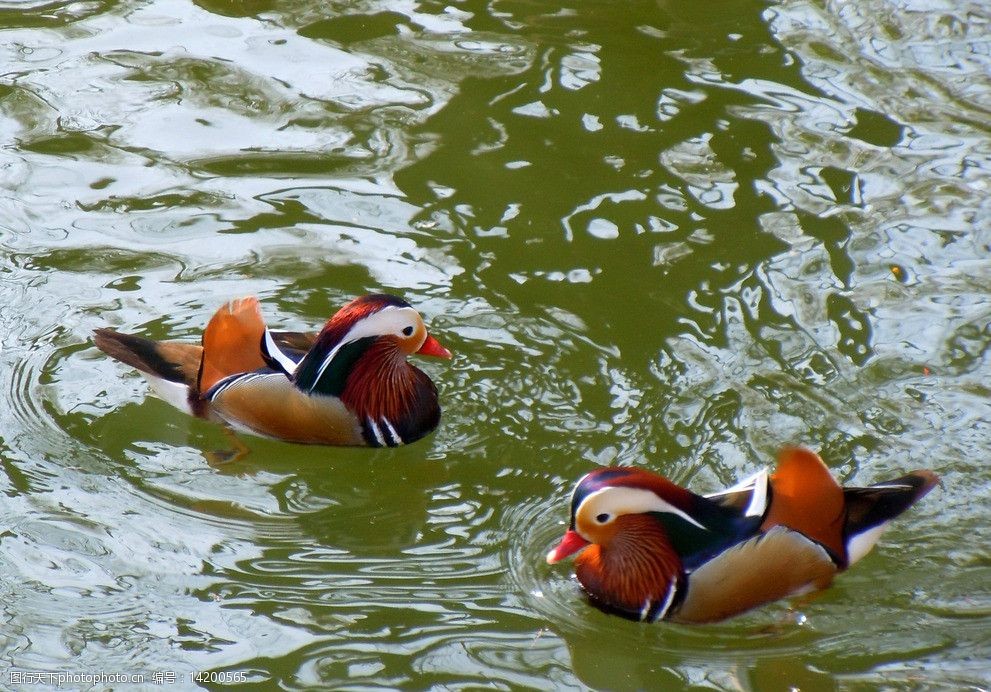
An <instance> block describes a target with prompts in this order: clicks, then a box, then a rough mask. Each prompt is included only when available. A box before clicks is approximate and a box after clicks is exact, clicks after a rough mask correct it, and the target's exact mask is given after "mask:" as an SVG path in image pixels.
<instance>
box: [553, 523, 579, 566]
mask: <svg viewBox="0 0 991 692" xmlns="http://www.w3.org/2000/svg"><path fill="white" fill-rule="evenodd" d="M588 544H589V543H588V541H586V540H585V539H584V538H582V537H581V536H579V535H578V533H577V532H575V531H572V530H571V529H568V530H567V532H565V534H564V538H562V539H561V542H560V543H558V544H557V547H556V548H554V550H552V551H551V552H549V553H547V564H549V565H553V564H554V563H555V562H560V561H561V560H563V559H564V558H566V557H568V556H569V555H574V554H575V553H577V552H578V551H579V550H581V549H582V548H584V547H585V546H587V545H588Z"/></svg>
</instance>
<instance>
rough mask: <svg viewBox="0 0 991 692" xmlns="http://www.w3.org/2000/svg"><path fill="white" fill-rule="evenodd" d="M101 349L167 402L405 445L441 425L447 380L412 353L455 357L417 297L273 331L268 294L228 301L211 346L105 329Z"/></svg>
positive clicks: (237, 421) (273, 431) (301, 432)
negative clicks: (264, 299)
mask: <svg viewBox="0 0 991 692" xmlns="http://www.w3.org/2000/svg"><path fill="white" fill-rule="evenodd" d="M95 334H96V336H95V342H96V346H97V347H98V348H99V349H100V350H102V351H103V352H105V353H107V354H108V355H109V356H111V357H112V358H115V359H116V360H119V361H121V362H123V363H126V364H127V365H130V366H132V367H134V368H136V369H138V370H139V371H141V373H142V374H143V375H144V376H145V377H146V378H147V379H148V381H149V382H150V383H151V386H152V389H153V390H154V391H155V392H156V393H157V394H158V395H159V396H161V397H162V398H163V399H165V400H166V401H167V402H168V403H170V404H172V405H174V406H176V407H177V408H179V409H181V410H183V411H185V412H187V413H190V414H192V415H194V416H198V417H201V418H208V419H212V420H218V421H221V422H223V423H226V424H228V425H229V426H231V427H232V428H234V429H235V430H241V431H245V432H249V433H252V434H254V435H260V436H263V437H271V438H276V439H280V440H286V441H289V442H300V443H309V444H326V445H357V446H362V445H367V446H370V447H386V446H388V447H395V446H398V445H401V444H405V443H408V442H413V441H414V440H418V439H420V438H421V437H423V436H424V435H426V434H427V433H429V432H430V431H431V430H433V429H434V428H436V427H437V423H438V422H439V421H440V405H439V404H438V402H437V389H436V387H435V386H434V383H433V382H432V381H431V380H430V378H429V377H428V376H427V375H426V373H424V372H423V371H422V370H420V369H419V368H416V367H414V366H413V365H411V364H410V363H409V362H407V360H406V357H407V356H409V355H411V354H414V353H417V354H421V355H427V356H437V357H440V358H450V357H451V353H450V351H448V350H447V349H446V348H444V347H443V346H441V345H440V343H439V342H438V341H437V340H436V339H435V338H434V337H432V336H430V335H429V334H427V329H426V327H425V326H424V324H423V319H422V318H421V317H420V314H419V313H418V312H417V311H416V310H414V309H413V308H412V307H411V306H410V305H409V303H407V302H405V301H403V300H401V299H399V298H396V297H395V296H391V295H385V294H373V295H366V296H362V297H360V298H355V299H354V300H352V301H351V302H350V303H348V304H347V305H345V306H344V307H342V308H341V309H340V310H338V311H337V313H336V314H335V315H334V316H333V317H331V318H330V319H329V320H328V321H327V323H326V324H325V325H324V327H323V329H322V330H321V331H320V333H319V334H305V333H300V332H280V331H272V330H269V329H268V328H267V327H266V326H265V322H264V320H263V319H262V315H261V308H260V306H259V303H258V299H257V298H254V297H249V298H241V299H238V300H233V301H231V302H229V303H227V304H226V305H224V306H223V307H221V308H220V309H219V310H218V311H217V312H216V314H214V316H213V317H212V318H211V319H210V322H209V323H208V324H207V326H206V329H205V330H204V332H203V339H202V345H197V344H193V343H187V342H181V341H154V340H151V339H146V338H144V337H140V336H135V335H131V334H122V333H120V332H116V331H114V330H112V329H97V330H96V332H95Z"/></svg>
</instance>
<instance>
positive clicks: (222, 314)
mask: <svg viewBox="0 0 991 692" xmlns="http://www.w3.org/2000/svg"><path fill="white" fill-rule="evenodd" d="M264 333H265V321H264V320H263V319H262V313H261V306H260V305H259V303H258V299H257V298H255V297H254V296H251V297H248V298H238V299H236V300H232V301H230V302H229V303H227V304H226V305H224V306H223V307H222V308H220V309H219V310H217V312H216V313H214V315H213V317H212V318H210V322H209V324H207V326H206V330H205V331H204V332H203V361H202V363H201V364H200V374H199V390H200V391H201V392H205V391H207V390H208V389H210V387H212V386H213V385H215V384H217V382H219V381H220V380H222V379H224V378H225V377H228V376H229V375H235V374H237V373H241V372H251V371H253V370H257V369H258V368H262V367H265V360H264V358H262V351H261V340H262V336H263V335H264Z"/></svg>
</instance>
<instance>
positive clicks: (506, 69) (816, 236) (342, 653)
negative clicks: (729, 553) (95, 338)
mask: <svg viewBox="0 0 991 692" xmlns="http://www.w3.org/2000/svg"><path fill="white" fill-rule="evenodd" d="M989 27H991V11H989V9H988V6H987V4H986V3H984V2H980V1H979V0H960V1H959V2H953V3H950V2H917V1H915V0H895V1H893V2H881V1H880V0H863V1H862V2H858V3H845V2H812V3H809V2H803V1H802V0H782V1H781V2H777V3H765V2H745V1H739V2H729V1H728V0H713V1H712V2H694V1H693V2H687V1H676V2H664V1H660V2H657V3H647V2H619V1H616V0H611V1H610V2H597V1H594V0H583V1H581V2H566V3H555V2H541V1H534V2H501V1H497V0H490V2H476V1H468V2H456V1H455V2H433V1H429V2H426V1H425V2H416V1H414V0H408V1H395V2H388V1H386V0H381V1H376V0H367V1H364V2H321V3H314V2H309V1H308V0H301V1H299V2H295V3H277V2H268V1H266V0H242V1H241V2H237V1H231V2H219V1H218V0H201V1H200V2H197V3H187V2H179V1H178V0H149V1H148V2H116V1H113V0H108V1H107V2H98V1H96V0H93V1H88V0H84V1H82V2H60V1H59V0H55V1H54V2H41V1H38V2H31V1H30V0H28V1H27V2H3V3H0V142H2V147H0V182H2V184H0V340H2V342H0V344H2V350H0V382H2V385H3V388H2V392H0V397H2V401H0V468H2V473H0V491H2V498H0V687H8V688H12V689H44V688H45V685H34V684H20V685H18V684H15V681H14V680H13V679H12V677H11V675H12V674H13V673H14V672H21V671H41V672H54V671H61V672H68V673H74V674H78V675H83V674H85V675H99V674H127V675H143V676H145V683H144V687H150V686H151V685H150V681H153V680H163V681H170V680H172V679H174V682H169V684H167V685H165V686H164V687H163V689H190V688H195V687H196V686H197V685H203V686H206V687H219V686H222V685H220V684H217V683H216V681H217V680H218V679H219V680H221V681H222V680H224V679H227V680H237V679H239V678H240V677H243V678H244V679H245V680H247V681H249V682H253V683H255V684H257V687H258V689H276V688H284V689H302V688H309V689H324V688H336V687H351V688H363V689H368V688H396V687H404V688H415V689H424V688H428V687H435V688H443V689H462V688H468V687H476V686H479V685H488V686H491V687H495V688H514V689H516V688H523V687H539V688H546V687H557V688H585V687H593V688H607V689H638V688H639V689H647V688H649V689H680V688H694V689H701V688H706V689H731V690H739V689H743V690H773V689H788V688H791V687H794V688H800V689H803V690H829V689H836V688H841V689H858V690H859V689H875V688H887V689H890V688H895V689H934V688H937V689H939V688H942V689H954V690H955V689H974V688H981V689H987V688H988V687H989V686H991V672H989V671H991V588H989V585H991V552H989V548H988V546H989V544H991V525H989V522H988V519H987V517H988V511H989V508H988V501H987V493H988V488H989V486H991V470H989V467H988V464H987V462H986V457H987V450H988V448H989V447H991V389H989V387H988V384H987V382H988V373H989V372H991V326H989V323H991V201H989V200H991V137H989V133H991V78H989V74H991V57H989V55H991V52H989V48H991V30H989ZM373 290H374V291H380V290H386V291H391V292H395V293H399V294H402V295H403V296H405V297H406V298H407V299H408V300H409V301H410V302H411V303H413V304H414V305H415V306H417V307H418V308H419V309H420V310H421V311H422V313H423V314H424V316H425V318H426V319H427V322H428V324H429V325H430V328H431V331H432V333H433V334H435V335H436V336H437V337H438V338H439V339H440V340H441V341H442V343H444V344H445V345H446V346H447V347H448V348H450V349H451V350H452V351H454V353H455V357H454V359H453V361H450V362H441V361H434V360H432V359H429V360H427V359H425V362H421V363H418V364H420V365H421V367H423V368H425V369H427V370H428V371H429V373H430V374H431V376H432V377H433V379H434V380H435V382H436V383H437V385H438V388H439V390H440V394H441V400H442V403H443V406H444V417H443V421H442V423H441V426H440V428H439V429H438V431H437V432H436V433H435V434H434V435H432V436H430V437H429V438H427V439H425V440H423V441H421V442H419V443H416V444H414V445H412V446H409V447H406V448H402V449H397V450H348V449H332V448H312V447H300V446H293V445H287V444H281V443H277V442H273V441H266V440H259V439H254V438H246V439H245V441H246V442H247V443H248V444H249V446H250V447H251V450H252V451H251V453H250V455H249V456H248V457H247V458H246V459H244V460H243V461H240V462H236V463H234V464H226V465H216V464H214V465H211V464H210V463H208V459H207V457H208V454H209V452H212V451H214V450H217V449H223V448H226V447H229V445H230V440H229V438H228V437H227V436H226V435H225V433H224V431H223V430H222V429H220V428H219V427H217V426H216V425H213V424H209V423H206V422H203V421H198V420H192V419H189V418H187V417H184V416H183V415H182V414H181V413H179V412H178V411H175V410H173V409H170V408H169V407H168V406H167V405H166V404H164V403H162V402H161V401H159V400H157V399H154V398H151V397H150V396H148V395H147V387H146V385H145V384H144V382H143V381H142V380H141V378H140V377H138V376H137V375H136V374H135V373H133V372H130V371H129V370H128V369H127V368H125V367H123V366H121V365H119V364H117V363H114V362H112V361H110V360H109V359H108V358H106V357H104V356H103V355H102V354H101V353H99V352H98V351H96V349H95V348H93V346H92V342H91V340H90V334H91V332H92V330H93V329H94V328H97V327H101V326H108V325H109V326H113V327H116V328H120V329H124V330H127V331H136V332H141V333H144V334H147V335H150V336H154V337H166V336H170V337H190V338H195V337H196V335H197V334H198V333H199V330H200V329H201V328H202V326H203V325H204V324H205V322H206V320H207V319H208V318H209V316H210V315H211V314H212V312H213V311H214V310H215V309H216V308H217V307H218V306H219V305H220V304H222V303H223V302H224V301H226V300H228V299H230V298H232V297H235V296H240V295H245V294H251V293H254V294H257V295H259V296H260V297H261V299H262V304H263V309H264V311H265V314H266V316H267V318H268V320H269V322H270V323H271V324H273V325H276V326H280V327H285V328H313V327H315V326H317V325H319V324H320V323H322V321H323V320H324V319H326V318H327V317H328V316H329V315H330V314H331V313H332V312H333V311H334V310H335V309H336V308H337V307H338V306H340V305H341V304H343V303H344V302H345V301H347V300H348V299H350V298H351V297H353V296H355V295H358V294H361V293H364V292H367V291H373ZM793 443H802V444H806V445H809V446H811V447H813V448H815V449H817V450H820V451H821V452H822V454H823V456H824V457H825V458H826V460H827V462H828V463H829V464H830V466H831V467H832V468H833V470H834V472H835V474H836V475H837V476H838V477H840V478H841V479H842V480H843V481H844V482H847V483H851V484H867V483H871V482H875V481H878V480H882V479H884V478H886V477H890V476H894V475H898V474H900V473H901V472H903V471H904V470H908V469H911V468H919V467H929V468H932V469H934V470H935V471H937V472H938V473H939V474H940V475H941V476H942V478H943V481H944V484H943V486H942V487H941V488H937V489H936V490H935V491H934V492H933V493H932V494H931V495H929V496H928V497H926V498H925V500H923V501H922V502H921V503H920V504H919V506H917V507H916V508H914V509H913V510H912V511H911V512H909V513H908V514H906V515H905V516H904V517H903V518H902V519H901V520H900V521H899V522H898V523H897V524H896V525H895V527H894V528H893V529H892V530H891V531H890V532H889V533H888V534H887V536H886V538H885V539H884V541H883V542H882V544H881V546H880V547H879V549H878V550H877V551H876V552H875V553H874V554H873V555H872V556H871V557H869V558H868V559H866V560H864V561H863V562H862V563H861V564H859V565H857V566H856V568H855V569H854V570H852V571H851V572H850V573H849V574H846V575H844V576H843V577H842V578H841V579H840V580H839V581H838V582H837V583H836V585H835V586H834V587H833V588H832V589H830V590H829V591H828V592H826V593H825V594H823V595H822V596H821V597H819V598H817V599H815V600H813V601H811V602H807V603H800V604H798V605H797V606H796V607H797V609H798V610H797V611H792V610H789V608H788V605H787V604H776V605H774V606H770V607H766V608H763V609H760V610H758V611H755V612H753V613H751V614H748V615H746V616H744V617H741V618H738V619H735V620H731V621H729V622H726V623H723V624H719V625H715V626H705V627H694V628H691V627H681V626H672V625H654V626H645V625H639V624H636V623H631V622H627V621H625V620H621V619H618V618H615V617H610V616H607V615H605V614H602V613H600V612H599V611H597V610H595V609H593V608H592V607H590V606H589V605H588V604H587V603H586V602H585V601H584V600H583V598H582V596H581V593H580V591H579V589H578V587H577V585H576V583H575V582H574V581H573V579H572V578H571V576H570V573H569V566H568V565H567V564H564V565H557V566H554V567H550V566H547V565H546V564H544V562H543V556H544V554H545V553H546V551H547V550H548V549H549V548H550V547H551V545H552V544H553V543H554V541H555V540H556V539H557V538H559V536H560V534H561V531H562V530H563V522H564V521H565V518H566V517H565V514H566V510H567V507H566V504H567V496H568V493H569V492H570V489H571V487H572V485H573V483H574V481H575V480H576V479H577V478H578V477H580V476H581V475H582V474H583V473H585V472H586V471H588V470H589V469H591V468H593V467H594V466H595V465H597V464H605V463H612V462H616V463H624V464H627V463H636V464H642V465H645V466H648V467H650V468H653V469H655V470H657V471H659V472H661V473H664V474H666V475H668V476H669V477H671V478H672V479H673V480H675V481H677V482H680V483H682V484H687V485H690V486H692V487H693V488H695V489H698V490H700V491H711V490H714V489H716V488H717V487H720V486H721V485H724V484H728V483H731V482H733V481H734V480H735V479H737V478H738V477H740V476H742V475H744V474H748V473H751V472H753V471H754V470H756V469H757V468H759V467H760V466H762V465H764V464H767V463H770V462H771V461H772V460H773V458H774V455H775V452H776V450H777V449H778V448H779V447H780V446H781V445H783V444H793ZM197 671H210V672H213V673H214V674H215V675H214V676H213V678H212V679H213V680H214V682H210V679H209V678H206V679H204V680H201V681H200V682H197V681H195V680H194V679H193V674H194V673H195V672H197ZM155 674H158V675H159V676H161V677H157V678H155V677H153V676H155ZM173 676H174V677H173ZM224 676H227V677H226V678H225V677H224ZM67 687H68V688H70V689H78V688H83V689H88V688H93V689H138V688H141V687H142V685H141V684H137V683H130V682H129V683H118V682H112V681H111V682H96V683H92V684H91V683H87V682H83V681H80V682H76V683H71V684H69V685H68V686H67Z"/></svg>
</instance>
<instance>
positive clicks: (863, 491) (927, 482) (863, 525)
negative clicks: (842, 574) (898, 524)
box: [843, 470, 939, 564]
mask: <svg viewBox="0 0 991 692" xmlns="http://www.w3.org/2000/svg"><path fill="white" fill-rule="evenodd" d="M937 483H939V476H937V475H936V474H935V473H933V472H932V471H928V470H920V471H912V472H911V473H909V474H906V475H904V476H902V477H901V478H895V479H892V480H890V481H884V482H883V483H876V484H874V485H872V486H870V487H868V488H843V495H844V499H845V500H846V522H845V524H844V529H843V540H844V542H845V543H846V545H847V553H848V557H849V564H853V563H854V562H856V561H857V560H859V559H860V558H861V557H863V556H864V555H866V554H867V552H868V551H870V549H871V548H872V547H873V546H874V544H875V543H876V542H877V539H878V538H879V537H880V535H881V533H882V532H883V531H884V529H885V528H886V527H887V525H888V523H889V522H890V521H891V520H892V519H894V518H895V517H897V516H898V515H899V514H901V513H902V512H904V511H905V510H906V509H908V508H909V507H911V506H912V505H914V504H915V503H916V502H917V501H918V500H919V499H921V498H922V497H923V496H924V495H925V494H926V493H928V492H929V491H930V490H932V489H933V488H934V487H935V486H936V484H937Z"/></svg>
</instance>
